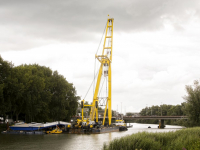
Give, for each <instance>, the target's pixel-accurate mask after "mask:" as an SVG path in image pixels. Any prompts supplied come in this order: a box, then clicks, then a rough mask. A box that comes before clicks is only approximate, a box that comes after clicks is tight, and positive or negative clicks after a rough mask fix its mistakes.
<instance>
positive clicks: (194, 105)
mask: <svg viewBox="0 0 200 150" xmlns="http://www.w3.org/2000/svg"><path fill="white" fill-rule="evenodd" d="M186 91H187V96H185V97H184V99H185V100H186V104H187V105H186V112H187V116H188V117H189V124H190V126H199V125H200V107H199V106H200V85H199V81H197V80H195V81H194V85H193V86H191V85H186Z"/></svg>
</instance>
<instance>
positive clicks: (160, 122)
mask: <svg viewBox="0 0 200 150" xmlns="http://www.w3.org/2000/svg"><path fill="white" fill-rule="evenodd" d="M158 128H159V129H164V128H165V123H164V120H163V119H161V120H159V126H158Z"/></svg>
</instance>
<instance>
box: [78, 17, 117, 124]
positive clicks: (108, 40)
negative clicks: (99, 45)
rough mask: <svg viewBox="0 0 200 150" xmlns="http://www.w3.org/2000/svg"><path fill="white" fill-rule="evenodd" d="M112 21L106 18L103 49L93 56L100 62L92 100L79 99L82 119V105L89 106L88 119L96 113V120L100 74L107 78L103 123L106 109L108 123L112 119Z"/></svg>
mask: <svg viewBox="0 0 200 150" xmlns="http://www.w3.org/2000/svg"><path fill="white" fill-rule="evenodd" d="M113 22H114V18H108V20H107V25H106V32H105V38H104V44H103V51H102V55H95V58H96V59H97V60H98V61H99V62H100V68H99V72H98V76H97V81H96V87H95V91H94V96H93V102H92V104H91V105H84V100H82V101H81V107H82V120H83V108H84V106H91V111H90V120H91V121H94V119H95V114H96V122H98V104H99V100H100V97H99V96H98V95H99V89H100V83H101V79H102V75H104V77H106V78H107V80H106V82H107V83H106V84H107V85H108V89H106V90H107V96H106V97H104V99H105V101H106V104H105V110H104V118H103V125H104V123H105V117H106V112H107V109H108V123H109V125H111V119H112V109H111V105H112V99H111V98H112V90H111V89H112V85H111V84H112V71H111V63H112V49H113Z"/></svg>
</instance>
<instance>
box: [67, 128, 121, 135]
mask: <svg viewBox="0 0 200 150" xmlns="http://www.w3.org/2000/svg"><path fill="white" fill-rule="evenodd" d="M118 131H119V127H103V128H99V129H96V128H92V129H75V128H71V129H69V133H70V134H101V133H109V132H118Z"/></svg>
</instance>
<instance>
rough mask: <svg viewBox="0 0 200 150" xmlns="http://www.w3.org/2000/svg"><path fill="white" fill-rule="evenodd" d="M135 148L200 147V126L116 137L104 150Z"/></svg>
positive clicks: (197, 149)
mask: <svg viewBox="0 0 200 150" xmlns="http://www.w3.org/2000/svg"><path fill="white" fill-rule="evenodd" d="M121 149H123V150H135V149H142V150H145V149H152V150H153V149H161V150H168V149H181V150H190V149H194V150H199V149H200V127H195V128H187V129H181V130H177V131H173V132H163V133H148V132H139V133H136V134H132V135H127V136H125V137H122V138H119V139H117V138H116V139H114V140H112V141H111V142H110V143H109V144H108V145H106V144H104V146H103V150H121Z"/></svg>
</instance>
